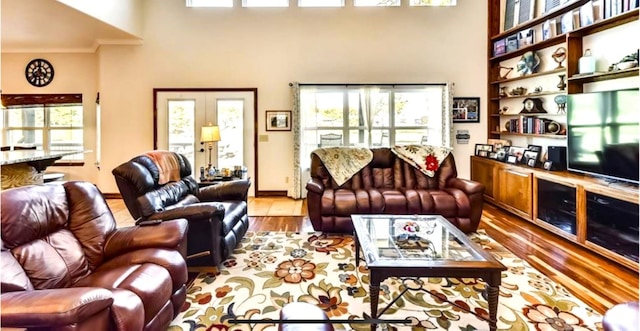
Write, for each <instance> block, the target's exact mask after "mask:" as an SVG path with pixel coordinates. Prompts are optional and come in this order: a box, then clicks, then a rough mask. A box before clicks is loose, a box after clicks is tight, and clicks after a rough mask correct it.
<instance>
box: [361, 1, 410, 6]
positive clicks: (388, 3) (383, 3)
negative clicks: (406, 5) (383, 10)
mask: <svg viewBox="0 0 640 331" xmlns="http://www.w3.org/2000/svg"><path fill="white" fill-rule="evenodd" d="M353 5H354V6H356V7H375V6H400V0H353Z"/></svg>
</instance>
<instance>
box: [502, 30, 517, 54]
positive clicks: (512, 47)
mask: <svg viewBox="0 0 640 331" xmlns="http://www.w3.org/2000/svg"><path fill="white" fill-rule="evenodd" d="M505 44H506V48H507V53H509V52H513V51H516V50H518V34H513V35H510V36H508V37H507V39H506V40H505Z"/></svg>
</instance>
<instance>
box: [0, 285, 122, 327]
mask: <svg viewBox="0 0 640 331" xmlns="http://www.w3.org/2000/svg"><path fill="white" fill-rule="evenodd" d="M0 302H1V304H2V326H3V327H14V328H28V327H52V326H64V325H74V324H79V323H80V322H82V321H83V320H85V319H88V318H89V317H91V316H93V315H95V314H96V313H98V312H100V311H102V310H105V309H109V307H111V305H112V304H113V294H112V293H111V291H109V290H107V289H104V288H97V287H72V288H60V289H50V290H34V291H19V292H5V293H2V297H1V298H0Z"/></svg>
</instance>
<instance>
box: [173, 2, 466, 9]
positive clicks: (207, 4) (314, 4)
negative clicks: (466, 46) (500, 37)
mask: <svg viewBox="0 0 640 331" xmlns="http://www.w3.org/2000/svg"><path fill="white" fill-rule="evenodd" d="M186 3H187V7H233V0H186ZM297 4H298V7H344V5H345V0H297ZM353 5H354V6H355V7H375V6H381V7H382V6H387V7H398V6H401V0H353ZM409 5H410V6H416V7H417V6H455V5H456V0H409ZM242 6H243V7H289V0H242Z"/></svg>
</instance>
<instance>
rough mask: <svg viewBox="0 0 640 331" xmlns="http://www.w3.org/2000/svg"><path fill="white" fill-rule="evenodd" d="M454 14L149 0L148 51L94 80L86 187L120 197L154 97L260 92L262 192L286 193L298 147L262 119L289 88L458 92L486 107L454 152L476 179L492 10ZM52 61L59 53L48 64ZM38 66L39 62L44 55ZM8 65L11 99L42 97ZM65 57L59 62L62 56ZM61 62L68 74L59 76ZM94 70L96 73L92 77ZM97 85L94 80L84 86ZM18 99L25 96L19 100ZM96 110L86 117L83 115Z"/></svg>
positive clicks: (143, 142)
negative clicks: (443, 86) (95, 122)
mask: <svg viewBox="0 0 640 331" xmlns="http://www.w3.org/2000/svg"><path fill="white" fill-rule="evenodd" d="M458 3H459V4H458V6H456V7H451V8H409V7H407V6H405V5H404V4H403V6H402V7H400V8H354V7H351V6H347V7H345V8H297V7H291V8H251V9H249V8H223V9H194V8H185V5H184V1H178V0H175V1H167V0H146V1H145V2H144V7H143V12H144V20H143V21H144V25H143V29H142V30H143V36H142V37H143V39H144V43H143V45H141V46H112V45H106V46H105V45H102V46H100V49H99V51H98V54H96V55H95V60H96V61H97V62H98V64H97V67H98V72H97V73H96V72H95V70H89V75H84V76H83V77H81V78H79V79H78V82H77V83H78V84H77V86H76V91H67V92H77V90H79V89H83V88H85V86H84V85H87V84H83V83H82V82H84V80H85V79H94V80H95V82H97V90H99V92H100V100H101V109H102V142H103V144H102V170H101V171H99V172H96V173H92V174H90V176H88V177H87V178H85V179H86V180H90V181H92V182H95V183H97V184H98V186H99V187H100V188H101V189H102V191H103V192H106V193H115V192H118V190H117V187H116V185H115V181H114V180H113V176H112V175H111V169H113V168H114V167H115V166H117V165H118V164H120V163H121V162H124V161H126V160H128V159H129V158H131V157H132V156H134V155H137V154H139V153H141V152H143V151H146V150H149V149H151V148H152V147H153V141H152V140H153V104H152V103H153V100H152V89H153V88H161V87H185V88H187V87H257V88H258V121H259V122H258V125H257V129H258V134H259V135H266V136H267V138H268V141H264V142H263V141H260V142H259V143H258V144H259V145H258V146H256V148H257V149H258V153H259V154H258V158H259V165H258V170H259V183H258V189H259V190H282V191H289V190H290V187H291V185H292V181H291V180H290V181H289V183H285V177H291V176H292V172H293V148H292V147H290V146H292V142H293V136H292V133H290V132H266V131H265V124H264V112H265V111H266V110H272V109H274V110H283V109H291V101H290V90H289V86H288V83H289V82H291V81H298V82H301V83H395V82H397V83H430V82H447V81H451V82H454V83H455V84H456V87H455V95H456V96H466V97H473V96H479V97H481V98H482V100H481V102H482V106H481V118H482V121H481V123H473V124H471V123H465V124H456V125H454V131H455V130H456V129H466V130H469V131H470V134H471V141H470V142H469V144H468V145H457V144H456V143H455V141H454V147H455V151H454V155H455V157H456V161H457V165H458V170H459V174H460V176H461V177H465V178H468V177H469V155H471V154H473V149H474V144H475V143H482V142H485V141H486V136H487V134H486V125H485V123H486V122H485V121H486V114H487V111H486V100H484V99H485V96H486V81H487V79H486V68H487V66H486V55H487V51H486V26H487V24H486V15H487V14H486V11H487V5H486V3H485V2H484V1H476V0H461V1H458ZM40 55H41V56H43V57H45V58H52V57H53V56H54V55H53V54H51V55H49V54H40ZM40 55H39V56H40ZM17 56H19V55H14V54H3V58H2V61H3V62H2V67H3V69H4V67H5V66H7V65H8V64H9V63H11V64H12V66H16V67H15V68H13V70H12V73H11V74H10V73H5V70H3V71H2V79H3V80H2V81H3V87H2V88H3V91H4V92H5V93H20V92H23V93H36V92H42V91H41V90H37V91H34V89H33V88H28V86H26V82H25V81H24V78H23V75H22V72H23V71H24V65H26V62H28V61H26V58H27V57H35V54H33V55H32V56H24V55H20V56H23V57H24V58H25V61H22V62H24V63H21V62H20V61H11V60H8V59H7V57H17ZM55 56H56V57H57V56H58V55H57V54H56V55H55ZM59 56H61V58H60V59H59V60H58V59H56V63H59V64H56V63H54V65H56V79H55V80H54V83H52V85H53V86H56V83H57V82H56V80H57V79H58V78H59V77H58V73H59V72H60V73H61V74H63V75H64V74H65V73H64V71H73V72H76V71H82V70H81V68H73V69H71V68H68V67H74V66H76V65H78V63H76V61H75V58H74V56H73V55H64V54H61V55H59ZM62 63H64V65H62ZM92 69H93V68H92ZM88 76H91V77H88ZM17 90H20V91H17ZM86 109H88V110H90V109H89V108H86Z"/></svg>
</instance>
